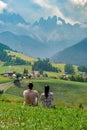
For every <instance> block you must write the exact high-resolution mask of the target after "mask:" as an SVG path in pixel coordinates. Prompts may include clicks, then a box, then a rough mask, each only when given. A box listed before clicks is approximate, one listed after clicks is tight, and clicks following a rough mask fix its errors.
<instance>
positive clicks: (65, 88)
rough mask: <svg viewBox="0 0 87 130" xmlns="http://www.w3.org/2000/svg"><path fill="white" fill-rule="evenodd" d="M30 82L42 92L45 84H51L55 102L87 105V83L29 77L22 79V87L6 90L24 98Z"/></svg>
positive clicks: (7, 92)
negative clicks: (24, 92)
mask: <svg viewBox="0 0 87 130" xmlns="http://www.w3.org/2000/svg"><path fill="white" fill-rule="evenodd" d="M28 82H33V84H34V88H35V89H36V90H38V92H39V94H41V93H42V92H43V90H44V85H45V84H48V85H50V89H51V91H52V92H53V93H54V102H55V104H65V105H70V106H79V104H83V106H84V107H87V83H80V82H72V81H63V80H59V79H49V78H48V79H28V80H26V79H25V80H22V81H21V87H17V86H13V87H10V88H8V89H7V90H6V92H5V93H6V94H10V95H14V96H18V97H22V98H23V91H24V90H25V89H27V84H28Z"/></svg>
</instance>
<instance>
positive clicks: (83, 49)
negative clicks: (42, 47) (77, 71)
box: [51, 38, 87, 66]
mask: <svg viewBox="0 0 87 130" xmlns="http://www.w3.org/2000/svg"><path fill="white" fill-rule="evenodd" d="M51 60H52V61H54V62H61V63H66V64H75V65H84V66H87V38H85V39H83V40H82V41H80V42H79V43H77V44H75V45H73V46H72V47H69V48H67V49H64V50H63V51H61V52H58V53H57V54H55V55H54V56H53V57H51Z"/></svg>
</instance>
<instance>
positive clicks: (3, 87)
mask: <svg viewBox="0 0 87 130" xmlns="http://www.w3.org/2000/svg"><path fill="white" fill-rule="evenodd" d="M12 86H13V83H11V82H9V83H3V84H0V90H4V92H5V91H6V90H7V89H8V88H10V87H12Z"/></svg>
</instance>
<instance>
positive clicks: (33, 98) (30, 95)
mask: <svg viewBox="0 0 87 130" xmlns="http://www.w3.org/2000/svg"><path fill="white" fill-rule="evenodd" d="M28 87H29V89H27V90H25V91H24V92H23V96H24V104H25V105H30V106H37V105H38V97H39V93H38V91H36V90H33V83H29V84H28ZM40 100H41V103H42V106H43V107H54V105H53V93H52V92H50V91H49V86H48V85H46V86H44V92H43V93H42V94H41V96H40Z"/></svg>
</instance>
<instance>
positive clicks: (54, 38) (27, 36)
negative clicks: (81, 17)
mask: <svg viewBox="0 0 87 130" xmlns="http://www.w3.org/2000/svg"><path fill="white" fill-rule="evenodd" d="M28 17H29V16H28ZM86 37H87V28H83V27H81V25H80V24H79V23H76V24H73V25H71V24H69V23H66V22H65V20H64V19H62V18H60V17H58V16H52V17H50V16H49V17H48V18H47V19H45V18H43V17H41V18H40V19H39V20H38V21H35V22H34V23H33V22H32V23H30V22H27V21H26V20H25V19H24V18H23V17H22V16H20V15H19V14H15V13H11V12H8V11H6V10H4V11H3V13H1V14H0V42H1V43H3V44H5V45H7V46H9V47H10V48H12V49H13V50H17V51H20V52H22V53H24V54H26V55H28V56H32V57H40V58H46V57H49V58H50V57H52V56H53V55H55V54H56V53H58V52H60V51H62V50H64V49H65V48H68V47H71V46H73V45H75V44H76V43H79V42H80V41H81V40H82V39H84V38H86Z"/></svg>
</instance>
